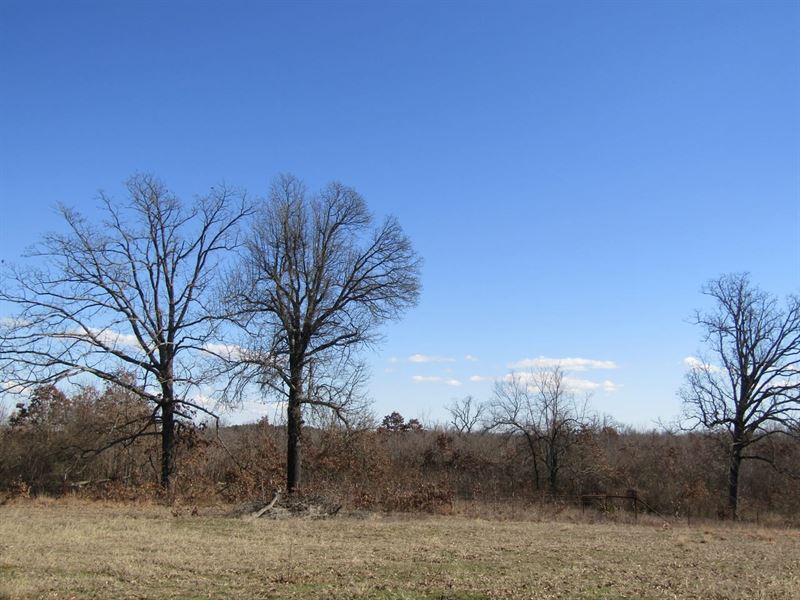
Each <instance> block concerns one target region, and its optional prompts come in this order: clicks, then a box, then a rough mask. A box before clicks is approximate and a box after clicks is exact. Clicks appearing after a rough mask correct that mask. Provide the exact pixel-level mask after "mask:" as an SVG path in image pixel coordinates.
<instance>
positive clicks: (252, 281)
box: [227, 176, 420, 493]
mask: <svg viewBox="0 0 800 600" xmlns="http://www.w3.org/2000/svg"><path fill="white" fill-rule="evenodd" d="M419 273H420V259H419V257H418V256H417V254H416V253H415V251H414V249H413V248H412V246H411V243H410V241H409V240H408V238H407V237H406V236H405V234H404V233H403V230H402V229H401V228H400V225H399V224H398V222H397V220H396V219H394V218H387V219H386V220H385V221H383V222H382V223H381V224H379V225H377V226H373V219H372V217H371V215H370V213H369V211H368V210H367V207H366V204H365V203H364V200H363V199H362V197H361V196H360V195H359V194H358V193H357V192H356V191H355V190H353V189H352V188H349V187H346V186H344V185H342V184H339V183H331V184H329V185H328V186H326V187H325V188H324V189H322V190H321V191H320V192H319V193H317V194H315V195H313V196H310V195H308V194H307V192H306V189H305V187H304V185H303V183H302V182H301V181H299V180H298V179H296V178H294V177H292V176H281V177H279V178H278V179H277V180H276V181H275V182H274V183H273V185H272V187H271V191H270V196H269V199H268V201H267V202H266V204H265V206H264V208H263V210H262V211H261V212H260V213H259V214H258V215H257V217H256V219H255V221H254V225H253V228H252V233H251V236H250V238H249V240H248V241H247V243H246V252H245V255H244V260H243V262H242V264H241V266H240V267H239V269H238V270H237V271H236V273H235V274H234V275H233V276H232V278H231V281H230V282H229V285H228V286H227V293H228V301H229V304H230V306H231V307H233V309H235V311H236V312H237V313H238V314H239V318H238V324H239V326H240V328H241V331H242V332H243V333H244V336H243V340H242V342H241V344H240V346H241V348H239V349H237V352H236V353H235V356H234V358H235V361H236V362H238V367H239V370H238V373H237V374H238V376H239V377H240V379H239V380H240V381H245V382H247V381H253V380H256V381H257V382H258V383H259V384H260V385H261V386H262V388H265V389H267V390H271V391H273V392H275V393H277V394H278V396H279V397H280V398H282V399H283V400H285V401H286V409H287V410H286V415H287V433H288V449H287V477H286V480H287V481H286V485H287V491H288V492H290V493H291V492H293V491H295V490H296V488H297V486H298V485H299V483H300V452H301V439H302V436H301V431H302V425H303V410H304V407H305V408H306V409H308V410H326V411H332V412H333V413H334V414H335V415H336V416H337V417H339V418H341V419H343V420H347V418H348V415H349V414H352V413H353V412H354V411H356V410H357V409H358V408H359V407H361V406H362V402H361V400H362V398H363V396H362V395H361V393H360V384H361V383H363V381H364V378H365V371H364V368H363V364H362V363H361V362H360V361H359V359H358V356H357V353H358V351H359V350H360V349H362V348H364V346H365V345H369V344H371V343H372V342H374V341H376V340H377V338H378V332H377V327H378V326H379V325H380V324H381V323H383V322H385V321H387V320H391V319H396V318H398V317H399V316H400V315H401V313H402V312H403V311H404V310H405V309H406V308H407V307H409V306H411V305H413V304H414V303H415V302H416V300H417V297H418V295H419V290H420V279H419Z"/></svg>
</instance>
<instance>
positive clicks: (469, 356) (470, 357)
mask: <svg viewBox="0 0 800 600" xmlns="http://www.w3.org/2000/svg"><path fill="white" fill-rule="evenodd" d="M464 360H466V361H468V362H478V357H477V356H473V355H472V354H467V355H466V356H464Z"/></svg>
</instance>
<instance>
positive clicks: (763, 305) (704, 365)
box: [681, 273, 800, 518]
mask: <svg viewBox="0 0 800 600" xmlns="http://www.w3.org/2000/svg"><path fill="white" fill-rule="evenodd" d="M702 291H703V293H704V294H706V295H707V296H709V297H710V298H712V299H713V301H714V304H715V306H714V308H713V309H712V310H711V311H709V312H701V311H697V312H696V314H695V322H696V324H698V325H700V327H702V329H703V331H704V335H703V341H704V342H705V343H706V344H707V345H708V348H709V350H710V351H711V354H712V355H713V358H706V357H701V358H699V359H697V360H695V361H694V362H693V364H692V365H690V366H691V368H690V370H689V371H688V373H687V374H686V383H685V385H684V386H683V388H682V389H681V396H682V398H683V401H684V409H685V414H686V416H687V417H688V419H689V420H690V423H692V424H693V425H694V426H695V427H696V426H702V427H704V428H707V429H709V430H712V431H715V432H725V433H726V434H727V437H728V439H729V441H730V447H729V468H728V508H729V510H730V511H731V515H732V516H733V518H736V510H737V503H738V496H739V472H740V468H741V465H742V461H744V460H748V459H750V460H762V461H766V462H771V459H769V458H768V457H766V456H764V455H760V454H758V453H757V452H756V451H755V450H756V448H755V447H753V448H752V449H751V450H748V448H750V447H751V446H754V444H756V443H757V442H759V441H761V440H763V439H764V438H766V437H769V436H772V435H779V434H787V433H794V434H797V433H799V432H800V429H799V428H798V426H800V298H798V297H797V296H790V297H789V298H787V301H786V306H785V307H781V306H780V305H779V303H778V300H777V299H776V298H775V297H774V296H772V295H770V294H767V293H766V292H764V291H762V290H760V289H759V288H758V287H756V286H754V285H753V284H752V283H751V282H750V278H749V276H748V275H747V274H744V273H736V274H728V275H723V276H721V277H719V278H717V279H714V280H711V281H710V282H708V283H707V284H706V285H705V286H704V287H703V290H702Z"/></svg>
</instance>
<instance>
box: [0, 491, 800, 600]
mask: <svg viewBox="0 0 800 600" xmlns="http://www.w3.org/2000/svg"><path fill="white" fill-rule="evenodd" d="M175 512H178V511H175V510H174V509H171V508H168V507H162V506H156V505H147V504H144V505H114V504H100V503H89V502H81V501H75V500H72V501H70V500H61V501H42V500H30V501H17V502H15V503H12V504H10V505H6V506H3V507H0V597H7V598H40V597H45V598H73V597H74V598H220V597H236V598H431V599H441V598H451V599H454V598H460V599H468V598H584V599H597V598H631V599H633V598H698V599H699V598H703V599H721V598H800V532H798V531H797V530H787V529H762V528H757V527H753V526H726V527H713V526H707V525H703V526H700V527H685V526H676V525H672V526H667V525H663V524H658V523H656V522H652V523H647V524H639V525H629V524H617V523H597V524H590V523H570V522H566V521H565V520H561V521H550V522H531V521H513V520H503V521H501V520H482V519H476V518H469V517H465V516H450V517H424V516H413V517H397V516H395V517H392V516H374V515H368V516H365V517H364V518H356V517H354V516H340V517H337V518H334V519H329V520H310V519H302V518H293V519H286V520H263V519H262V520H259V521H256V522H250V521H247V520H243V519H234V518H229V517H224V516H221V515H220V514H217V515H213V514H211V512H210V509H200V514H199V515H198V516H192V515H191V511H190V510H183V511H180V512H178V516H175V515H174V514H173V513H175Z"/></svg>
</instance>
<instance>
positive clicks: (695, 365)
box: [683, 356, 722, 373]
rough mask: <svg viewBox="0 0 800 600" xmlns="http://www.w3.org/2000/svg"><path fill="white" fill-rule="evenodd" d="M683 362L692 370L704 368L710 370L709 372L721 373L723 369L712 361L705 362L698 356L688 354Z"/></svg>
mask: <svg viewBox="0 0 800 600" xmlns="http://www.w3.org/2000/svg"><path fill="white" fill-rule="evenodd" d="M683 364H684V365H686V366H687V367H689V368H690V369H691V370H692V371H694V370H703V371H708V372H709V373H719V372H720V371H722V369H720V368H719V367H717V366H716V365H712V364H710V363H704V362H703V361H702V360H700V359H699V358H697V357H696V356H687V357H686V358H684V359H683Z"/></svg>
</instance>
